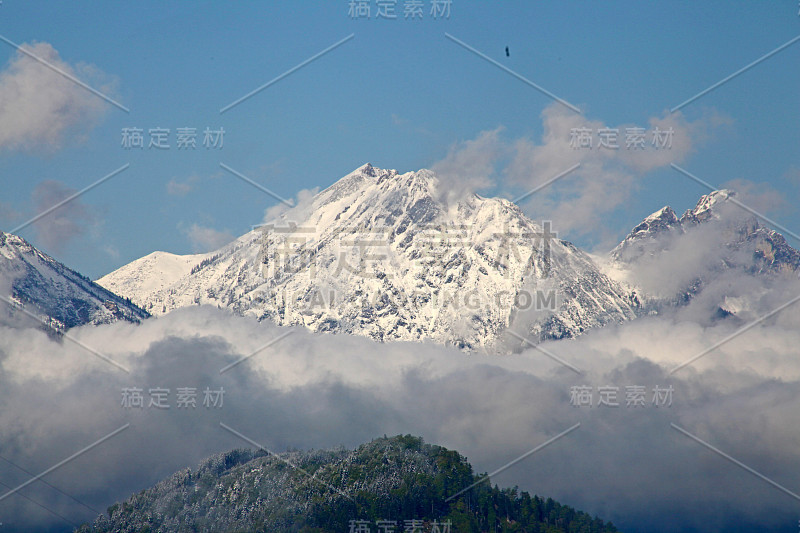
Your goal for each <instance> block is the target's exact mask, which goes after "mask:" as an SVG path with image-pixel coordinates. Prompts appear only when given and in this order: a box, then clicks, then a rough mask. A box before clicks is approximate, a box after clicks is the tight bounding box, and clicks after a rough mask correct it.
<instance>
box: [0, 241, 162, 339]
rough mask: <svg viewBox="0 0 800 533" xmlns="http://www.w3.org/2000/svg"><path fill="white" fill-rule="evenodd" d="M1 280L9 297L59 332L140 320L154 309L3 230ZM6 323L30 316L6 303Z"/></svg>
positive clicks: (0, 248)
mask: <svg viewBox="0 0 800 533" xmlns="http://www.w3.org/2000/svg"><path fill="white" fill-rule="evenodd" d="M0 281H2V282H3V283H2V285H3V286H2V289H3V292H4V293H5V294H3V296H4V297H6V298H7V299H8V300H9V301H11V302H13V303H14V304H15V305H18V306H21V307H22V308H24V309H25V310H26V311H28V312H30V313H32V314H33V315H35V316H37V317H38V318H39V319H40V320H41V321H42V322H43V323H45V324H47V325H48V326H49V327H51V328H53V329H54V330H56V331H64V330H67V329H69V328H72V327H75V326H82V325H86V324H94V325H97V324H107V323H111V322H116V321H118V320H122V321H126V322H133V323H138V322H141V321H142V320H144V319H145V318H147V317H149V316H150V315H149V313H147V312H146V311H144V310H143V309H140V308H139V307H137V306H136V305H135V304H133V303H132V302H130V301H129V300H126V299H124V298H122V297H120V296H117V295H116V294H114V293H113V292H111V291H109V290H108V289H105V288H104V287H102V286H100V285H98V284H96V283H94V282H93V281H91V280H90V279H89V278H87V277H86V276H83V275H81V274H79V273H78V272H75V271H74V270H72V269H70V268H69V267H67V266H65V265H63V264H61V263H59V262H58V261H56V260H55V259H53V258H52V257H50V256H49V255H47V254H44V253H42V252H41V251H39V250H37V249H36V248H35V247H34V246H32V245H31V244H30V243H28V242H27V241H26V240H25V239H23V238H21V237H18V236H16V235H12V234H10V233H3V232H0ZM0 309H2V317H3V318H2V320H0V322H2V323H4V324H12V323H14V322H15V318H14V317H16V319H24V318H25V317H24V316H22V313H18V312H17V311H16V310H15V309H14V307H11V306H9V305H8V304H7V303H5V302H0Z"/></svg>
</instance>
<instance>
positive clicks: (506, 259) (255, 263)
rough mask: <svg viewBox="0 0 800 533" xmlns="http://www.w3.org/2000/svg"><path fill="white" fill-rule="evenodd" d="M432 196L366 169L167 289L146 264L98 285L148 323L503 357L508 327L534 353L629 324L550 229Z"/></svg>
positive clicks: (432, 186) (626, 311)
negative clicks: (147, 286)
mask: <svg viewBox="0 0 800 533" xmlns="http://www.w3.org/2000/svg"><path fill="white" fill-rule="evenodd" d="M439 186H440V183H439V181H438V179H437V178H436V176H435V174H434V173H433V172H432V171H430V170H427V169H422V170H419V171H416V172H407V173H404V174H400V173H398V172H397V171H396V170H385V169H379V168H376V167H374V166H372V165H371V164H369V163H368V164H365V165H363V166H361V167H359V168H357V169H356V170H354V171H353V172H351V173H349V174H348V175H346V176H344V177H343V178H341V179H340V180H338V181H337V182H335V183H334V184H332V185H331V186H330V187H328V188H326V189H325V190H323V191H321V192H319V193H318V194H317V195H316V196H314V197H313V198H312V199H311V200H310V201H308V202H307V203H306V204H305V205H298V206H295V207H294V208H291V209H288V210H286V211H285V212H284V213H282V214H280V215H279V216H278V217H276V218H275V219H274V220H272V221H271V224H265V225H262V226H261V227H260V228H258V229H256V230H253V231H251V232H250V233H247V234H245V235H243V236H241V237H239V238H238V239H236V240H235V241H233V242H232V243H230V244H229V245H227V246H225V247H223V248H221V249H219V250H217V251H215V252H213V253H211V254H207V256H205V260H204V261H203V263H204V264H203V265H202V266H200V264H199V263H198V265H196V267H197V268H196V269H195V271H194V272H191V273H189V274H184V275H183V276H182V277H180V278H179V279H178V280H177V281H175V282H173V283H171V284H169V285H168V286H166V287H164V288H161V289H159V290H155V291H147V290H144V289H142V284H141V283H138V282H132V281H131V280H132V279H134V278H137V277H138V278H142V279H144V278H146V277H147V276H146V275H145V273H144V272H143V269H142V268H141V265H142V263H141V261H142V260H137V261H139V262H140V263H139V264H138V267H136V265H135V264H136V263H137V262H136V261H134V262H133V263H131V264H129V265H126V266H125V267H122V268H121V269H118V270H116V271H114V272H112V273H110V274H108V275H106V276H104V277H103V278H101V279H99V280H98V283H100V284H102V285H105V286H107V287H109V288H110V287H114V288H115V290H118V291H119V292H120V293H121V294H125V295H126V296H128V297H130V298H131V300H132V301H134V302H137V303H138V304H139V305H141V306H143V307H144V308H145V309H147V310H149V311H150V312H152V313H153V314H156V315H158V314H162V313H164V312H169V311H170V310H172V309H176V308H178V307H185V306H187V305H196V304H211V305H217V306H220V307H226V308H229V309H231V310H233V311H234V312H235V313H237V314H241V315H249V316H255V317H256V318H258V319H259V320H264V319H269V320H273V321H274V322H276V323H278V324H280V325H304V326H306V327H308V328H309V329H311V330H313V331H325V332H345V333H353V334H360V335H365V336H368V337H371V338H373V339H375V340H379V341H387V340H422V339H431V340H433V341H435V342H439V343H443V344H451V345H454V346H457V347H459V348H462V349H466V350H474V349H480V348H484V349H485V348H490V349H495V348H496V347H498V346H502V348H501V349H502V350H507V349H508V345H509V342H511V344H518V342H517V340H516V339H514V340H513V341H510V340H509V339H508V338H507V337H506V336H504V335H505V332H506V331H507V330H511V331H513V332H515V333H516V335H517V336H524V337H529V338H531V339H532V340H533V342H538V341H540V340H544V339H557V338H571V337H575V336H577V335H580V334H581V333H583V332H584V331H586V330H588V329H591V328H593V327H599V326H603V325H606V324H609V323H619V322H623V321H625V320H630V319H632V318H634V317H635V316H637V314H638V302H637V299H636V296H635V295H634V294H630V293H628V292H626V291H625V290H624V289H623V288H622V287H621V286H619V285H617V284H616V283H615V282H613V281H612V280H610V279H609V278H608V277H607V276H605V275H604V274H603V273H602V272H601V271H600V270H599V268H598V267H597V265H595V264H594V262H593V261H592V259H591V258H590V257H589V256H588V255H587V254H585V253H584V252H582V251H581V250H579V249H578V248H577V247H575V246H574V245H572V244H571V243H569V242H567V241H564V240H561V239H558V238H557V234H556V233H553V232H552V231H551V229H550V226H549V223H543V224H542V225H539V224H537V223H535V222H534V221H532V220H530V219H529V218H527V217H526V216H525V215H524V214H523V213H522V211H521V210H520V209H519V207H518V206H516V205H515V204H513V203H512V202H509V201H508V200H505V199H497V198H484V197H481V196H479V195H476V194H473V195H470V196H469V197H467V198H464V199H462V200H461V201H459V202H452V203H450V204H447V203H445V202H444V201H443V200H442V199H441V197H442V194H441V193H442V191H441V190H439ZM545 226H546V227H545ZM365 250H366V252H365ZM359 252H360V253H359ZM206 260H207V261H206ZM354 265H355V266H354Z"/></svg>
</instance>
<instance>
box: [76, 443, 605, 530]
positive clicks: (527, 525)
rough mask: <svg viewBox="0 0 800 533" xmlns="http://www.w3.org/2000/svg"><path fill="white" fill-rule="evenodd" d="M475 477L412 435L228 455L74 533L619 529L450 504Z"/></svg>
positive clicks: (582, 519) (513, 506)
mask: <svg viewBox="0 0 800 533" xmlns="http://www.w3.org/2000/svg"><path fill="white" fill-rule="evenodd" d="M289 463H290V464H289ZM292 465H294V466H292ZM295 467H297V468H295ZM300 469H302V471H301V470H300ZM478 479H481V477H479V476H475V475H474V474H473V472H472V467H471V466H470V464H469V463H467V461H466V459H465V458H464V457H462V456H461V455H459V454H458V453H457V452H454V451H450V450H447V449H445V448H443V447H441V446H433V445H430V444H425V443H424V442H423V441H422V439H421V438H417V437H412V436H410V435H406V436H396V437H391V438H382V439H377V440H374V441H372V442H370V443H368V444H364V445H362V446H359V447H358V448H357V449H355V450H352V451H351V450H344V449H337V450H322V451H311V452H290V453H286V454H282V455H281V456H280V458H276V457H274V456H271V455H269V454H267V453H266V452H264V451H258V452H254V451H252V450H234V451H232V452H228V453H225V454H221V455H216V456H213V457H211V458H209V459H207V460H206V461H204V462H203V463H202V464H201V465H200V466H199V467H198V469H197V471H191V470H189V469H187V470H183V471H180V472H177V473H176V474H174V475H173V476H172V477H170V478H169V479H166V480H164V481H162V482H160V483H158V484H157V485H156V486H154V487H153V488H150V489H147V490H144V491H142V492H140V493H139V494H136V495H134V496H132V497H131V498H129V499H128V500H127V501H125V502H122V503H119V504H114V505H112V506H111V507H109V509H108V515H107V516H101V517H99V518H98V519H97V520H96V521H95V523H94V525H92V526H90V525H84V526H83V527H82V528H80V529H79V530H78V531H80V532H82V533H83V532H90V531H94V532H112V531H113V532H130V533H133V532H156V531H162V532H167V531H176V532H177V531H180V532H184V531H186V532H189V531H198V532H199V531H264V532H276V531H287V532H288V531H297V532H315V533H327V532H337V533H340V532H342V533H347V532H350V531H353V532H359V533H362V532H365V531H373V532H380V533H384V532H397V533H405V532H407V531H408V532H410V531H412V526H418V527H417V529H415V530H414V531H415V533H423V532H424V533H428V532H435V531H437V528H438V531H440V532H441V533H445V532H446V531H447V526H446V524H448V523H449V524H450V529H449V531H450V532H459V533H460V532H484V531H492V532H494V531H503V532H576V533H593V532H612V531H617V530H616V528H614V526H613V525H611V524H609V523H606V522H604V521H602V520H600V519H599V518H592V517H591V516H589V515H588V514H586V513H583V512H580V511H576V510H575V509H572V508H571V507H568V506H566V505H561V504H559V503H558V502H555V501H553V500H551V499H549V498H548V499H542V498H539V497H538V496H530V495H529V494H528V493H526V492H518V491H517V490H516V489H502V490H501V489H499V488H497V487H491V486H490V484H489V483H488V482H483V483H481V484H479V485H477V486H476V487H474V488H472V489H471V490H470V491H468V492H465V493H464V494H463V495H461V496H459V497H458V498H455V499H453V500H451V501H449V502H448V501H447V498H448V497H450V496H452V495H453V494H456V493H458V492H459V491H460V490H462V489H464V488H466V487H468V486H469V485H471V484H472V483H474V482H475V481H477V480H478ZM412 520H414V521H416V522H414V523H412V522H411V521H412ZM381 521H386V522H383V525H384V526H386V527H379V525H380V524H381ZM392 524H394V525H395V527H394V529H392V528H391V527H390V526H391V525H392Z"/></svg>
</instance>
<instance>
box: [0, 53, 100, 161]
mask: <svg viewBox="0 0 800 533" xmlns="http://www.w3.org/2000/svg"><path fill="white" fill-rule="evenodd" d="M22 46H23V48H25V49H26V50H28V51H29V52H30V53H31V54H34V55H36V56H37V57H39V58H41V59H43V60H45V61H47V62H48V63H50V64H51V65H53V66H55V67H57V68H58V69H60V70H62V71H64V72H66V73H67V74H69V75H71V76H73V77H75V78H77V79H82V81H85V82H86V81H90V82H92V83H97V82H98V81H99V82H100V83H101V84H100V85H99V88H100V90H105V91H111V89H112V85H113V84H109V83H106V84H103V81H104V78H105V76H104V75H103V74H102V73H101V72H100V71H99V70H98V69H97V68H96V67H92V66H91V65H85V64H78V65H70V64H68V63H66V62H65V61H63V60H62V59H61V58H60V57H59V55H58V52H57V51H56V50H55V49H54V48H53V47H52V46H51V45H50V44H48V43H44V42H43V43H34V44H32V45H28V44H23V45H22ZM90 85H91V83H90ZM107 109H108V104H107V103H105V102H104V101H103V100H102V99H100V98H99V97H97V96H96V95H94V94H92V93H90V92H89V91H87V90H86V89H85V88H83V87H80V86H79V85H77V84H75V82H73V81H71V80H69V79H67V78H66V77H64V76H62V75H61V74H59V73H57V72H55V71H53V70H52V69H50V68H48V67H47V66H45V65H43V64H41V63H40V62H38V61H36V60H35V59H33V58H31V57H29V56H28V55H26V54H23V53H22V52H19V51H17V53H16V55H15V56H14V57H13V59H12V60H11V62H10V63H9V64H8V66H7V67H6V68H5V70H3V71H2V72H0V124H3V127H2V128H0V148H6V149H12V150H17V149H22V150H29V149H34V148H45V149H47V150H54V149H58V148H59V147H61V146H62V144H63V143H64V141H65V140H67V139H68V138H69V137H72V138H73V140H74V138H75V137H76V136H78V137H80V136H83V135H85V134H86V133H87V132H88V131H89V130H90V129H91V128H92V127H93V126H94V124H95V123H96V122H97V121H98V120H99V119H100V117H101V116H102V115H103V113H104V112H105V111H106V110H107Z"/></svg>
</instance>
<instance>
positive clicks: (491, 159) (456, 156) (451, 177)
mask: <svg viewBox="0 0 800 533" xmlns="http://www.w3.org/2000/svg"><path fill="white" fill-rule="evenodd" d="M501 131H502V128H497V129H494V130H490V131H482V132H481V133H480V134H479V135H478V137H477V138H475V139H471V140H468V141H464V142H461V143H458V144H455V145H453V146H451V147H450V149H449V151H448V153H447V156H446V157H445V158H444V159H442V160H441V161H438V162H437V163H435V164H434V165H433V166H432V167H431V170H433V171H434V173H435V174H436V177H437V178H438V179H439V195H440V198H441V200H442V201H444V202H446V203H447V204H451V203H453V202H458V201H459V200H462V199H464V198H465V197H466V196H468V195H469V194H472V193H473V192H475V191H478V190H480V189H484V188H486V187H490V186H491V185H493V180H492V175H493V174H494V164H495V162H496V160H497V159H498V157H500V155H501V153H502V152H503V149H504V147H503V144H502V143H501V142H500V139H499V135H500V132H501Z"/></svg>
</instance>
